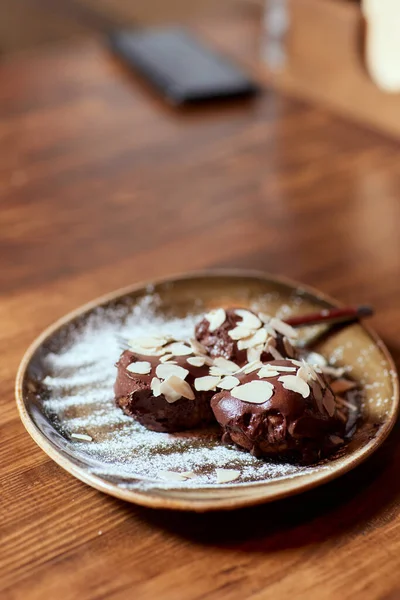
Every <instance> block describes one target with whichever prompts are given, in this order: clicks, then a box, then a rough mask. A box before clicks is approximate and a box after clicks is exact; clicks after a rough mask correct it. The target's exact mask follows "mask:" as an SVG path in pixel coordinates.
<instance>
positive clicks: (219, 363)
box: [214, 356, 239, 373]
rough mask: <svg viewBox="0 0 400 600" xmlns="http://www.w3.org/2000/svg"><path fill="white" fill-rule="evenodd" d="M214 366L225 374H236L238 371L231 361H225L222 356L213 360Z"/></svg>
mask: <svg viewBox="0 0 400 600" xmlns="http://www.w3.org/2000/svg"><path fill="white" fill-rule="evenodd" d="M214 366H215V367H218V368H220V369H222V370H223V371H226V372H227V373H236V371H237V370H238V369H239V366H238V365H237V364H236V363H234V362H233V361H232V360H227V359H226V358H223V357H222V356H218V358H214Z"/></svg>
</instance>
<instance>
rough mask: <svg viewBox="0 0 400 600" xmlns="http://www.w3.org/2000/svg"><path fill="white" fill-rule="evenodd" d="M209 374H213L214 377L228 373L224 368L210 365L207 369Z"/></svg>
mask: <svg viewBox="0 0 400 600" xmlns="http://www.w3.org/2000/svg"><path fill="white" fill-rule="evenodd" d="M208 373H209V375H213V376H214V377H225V375H229V373H227V372H226V371H224V369H220V368H219V367H214V366H211V367H210V368H209V371H208Z"/></svg>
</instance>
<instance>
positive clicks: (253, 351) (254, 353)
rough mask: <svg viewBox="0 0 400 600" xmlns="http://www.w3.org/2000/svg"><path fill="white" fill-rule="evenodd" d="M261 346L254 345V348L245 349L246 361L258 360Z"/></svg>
mask: <svg viewBox="0 0 400 600" xmlns="http://www.w3.org/2000/svg"><path fill="white" fill-rule="evenodd" d="M262 350H263V349H262V346H256V347H255V348H248V349H247V355H246V356H247V362H248V363H252V362H259V361H260V358H261V354H262Z"/></svg>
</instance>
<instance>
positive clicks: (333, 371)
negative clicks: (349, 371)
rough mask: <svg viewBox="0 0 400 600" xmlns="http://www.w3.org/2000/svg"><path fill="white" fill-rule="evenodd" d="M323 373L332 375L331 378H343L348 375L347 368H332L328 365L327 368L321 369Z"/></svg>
mask: <svg viewBox="0 0 400 600" xmlns="http://www.w3.org/2000/svg"><path fill="white" fill-rule="evenodd" d="M320 369H321V371H322V373H325V374H326V375H330V376H331V377H343V375H344V374H345V373H346V369H345V367H331V366H330V365H327V366H326V367H320Z"/></svg>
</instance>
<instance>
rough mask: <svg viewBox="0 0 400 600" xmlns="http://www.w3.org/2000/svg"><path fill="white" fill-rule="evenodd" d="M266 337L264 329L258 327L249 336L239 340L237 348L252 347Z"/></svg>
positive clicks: (261, 342) (262, 341)
mask: <svg viewBox="0 0 400 600" xmlns="http://www.w3.org/2000/svg"><path fill="white" fill-rule="evenodd" d="M266 339H267V332H266V330H265V329H258V330H257V331H256V332H255V333H254V334H253V335H252V336H251V337H249V338H246V339H244V340H239V341H238V344H237V347H238V349H239V350H246V349H247V348H254V347H255V346H259V345H260V344H263V343H264V342H265V341H266Z"/></svg>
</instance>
